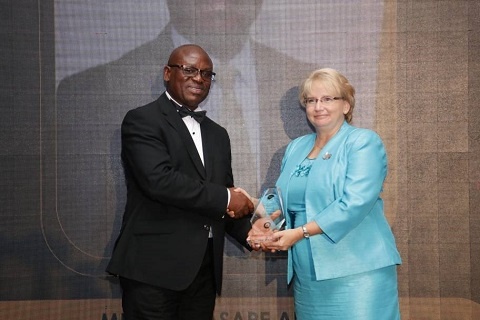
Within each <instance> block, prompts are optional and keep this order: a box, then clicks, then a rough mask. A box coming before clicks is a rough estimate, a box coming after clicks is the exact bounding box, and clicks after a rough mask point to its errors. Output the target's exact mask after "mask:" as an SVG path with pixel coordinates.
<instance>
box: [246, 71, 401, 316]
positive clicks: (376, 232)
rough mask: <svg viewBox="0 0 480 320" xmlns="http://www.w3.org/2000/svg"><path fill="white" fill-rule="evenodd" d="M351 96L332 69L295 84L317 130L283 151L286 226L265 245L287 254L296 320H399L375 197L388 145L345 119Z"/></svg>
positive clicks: (384, 225) (390, 244) (390, 241)
mask: <svg viewBox="0 0 480 320" xmlns="http://www.w3.org/2000/svg"><path fill="white" fill-rule="evenodd" d="M354 94H355V90H354V88H353V87H352V86H351V85H350V83H349V82H348V80H347V79H346V78H345V77H344V76H343V75H341V74H339V73H338V72H337V71H335V70H333V69H320V70H316V71H314V72H313V73H312V74H311V75H310V76H309V77H308V78H307V79H306V80H305V81H304V83H303V85H302V86H301V88H300V95H299V98H300V101H301V103H302V105H303V106H304V107H305V109H306V114H307V118H308V120H309V122H310V123H311V124H312V125H313V126H314V127H315V129H316V133H312V134H308V135H305V136H302V137H299V138H297V139H295V140H293V141H292V142H291V143H290V144H289V146H288V148H287V150H286V152H285V155H284V158H283V161H282V169H281V174H280V176H279V178H278V181H277V187H279V188H280V190H281V191H282V197H283V203H284V207H285V209H286V211H287V215H286V219H287V227H286V230H284V231H279V232H276V233H275V234H274V235H273V238H272V239H273V241H271V242H270V241H269V242H264V243H263V244H262V246H263V249H264V250H272V251H274V250H288V251H289V254H288V282H289V283H290V282H291V281H292V280H293V289H294V299H295V313H296V315H297V319H298V320H314V319H315V320H320V319H328V320H332V319H339V320H347V319H352V320H353V319H355V320H361V319H365V320H379V319H380V320H391V319H400V312H399V304H398V289H397V272H396V266H397V265H398V264H400V263H401V259H400V255H399V253H398V251H397V248H396V245H395V239H394V237H393V234H392V231H391V229H390V226H389V224H388V222H387V220H386V218H385V215H384V211H383V200H382V199H381V198H380V193H381V191H382V185H383V183H384V180H385V177H386V175H387V158H386V154H385V148H384V145H383V143H382V140H381V139H380V137H379V136H378V135H377V134H376V133H375V132H374V131H371V130H368V129H361V128H356V127H353V126H351V125H350V124H349V123H350V122H351V120H352V111H353V108H354V106H355V97H354ZM257 237H258V236H257ZM249 241H250V242H252V241H253V242H255V235H254V234H253V231H252V234H250V237H249Z"/></svg>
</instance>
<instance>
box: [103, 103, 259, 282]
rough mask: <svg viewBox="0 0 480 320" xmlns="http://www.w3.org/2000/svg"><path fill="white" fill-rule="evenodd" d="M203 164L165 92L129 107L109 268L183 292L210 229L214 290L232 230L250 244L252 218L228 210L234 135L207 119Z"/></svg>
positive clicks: (203, 136) (123, 127) (203, 134)
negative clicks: (120, 207) (120, 205)
mask: <svg viewBox="0 0 480 320" xmlns="http://www.w3.org/2000/svg"><path fill="white" fill-rule="evenodd" d="M201 131H202V141H203V146H204V161H205V166H203V164H202V162H201V160H200V157H199V155H198V152H197V149H196V148H195V144H194V142H193V140H192V138H191V136H190V133H189V132H188V130H187V127H186V126H185V123H184V122H183V120H182V119H181V117H180V116H179V115H178V114H177V112H176V109H175V107H174V105H173V104H172V102H171V101H170V100H168V98H167V97H166V95H165V94H162V95H161V96H160V98H159V99H157V100H156V101H154V102H152V103H149V104H147V105H146V106H143V107H140V108H137V109H134V110H131V111H129V112H128V113H127V115H126V116H125V119H124V121H123V123H122V160H123V163H124V168H125V173H126V178H127V190H128V192H127V204H126V209H125V214H124V220H123V226H122V231H121V234H120V237H119V239H118V240H117V243H116V245H115V248H114V251H113V255H112V259H111V261H110V263H109V265H108V268H107V271H108V272H110V273H112V274H116V275H120V276H123V277H126V278H129V279H134V280H137V281H141V282H145V283H149V284H152V285H156V286H160V287H163V288H167V289H172V290H182V289H185V288H186V287H187V286H188V285H189V284H190V283H191V282H192V281H193V278H194V277H195V275H196V274H197V271H198V270H199V268H200V265H201V263H202V260H203V255H204V253H205V249H206V246H207V241H208V234H209V228H210V227H211V228H212V232H213V243H214V263H215V278H216V283H217V291H218V292H220V288H221V283H222V262H223V247H224V236H225V231H227V232H228V233H229V234H230V235H231V236H232V237H234V238H235V239H236V240H237V241H239V242H240V243H242V244H243V245H244V246H245V247H247V248H248V245H247V244H246V240H245V239H246V237H247V233H248V231H249V230H250V222H249V219H248V217H246V218H243V219H240V220H233V219H231V218H230V217H229V216H228V215H225V209H226V207H227V201H228V194H227V189H226V187H231V186H233V175H232V167H231V153H230V140H229V137H228V134H227V132H226V130H225V129H224V128H222V127H221V126H219V125H218V124H216V123H215V122H213V121H212V120H211V119H209V118H208V117H207V118H206V119H205V120H204V121H202V123H201Z"/></svg>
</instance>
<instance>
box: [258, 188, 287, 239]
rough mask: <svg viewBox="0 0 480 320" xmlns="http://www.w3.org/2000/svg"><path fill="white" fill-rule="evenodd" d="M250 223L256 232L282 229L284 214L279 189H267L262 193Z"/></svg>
mask: <svg viewBox="0 0 480 320" xmlns="http://www.w3.org/2000/svg"><path fill="white" fill-rule="evenodd" d="M250 222H251V224H252V226H253V227H255V228H256V229H257V230H258V229H263V230H265V231H267V230H270V231H274V230H280V229H281V228H283V225H284V224H285V214H284V210H283V203H282V197H281V194H280V189H279V188H277V187H272V188H267V189H266V190H265V191H264V192H263V194H262V196H261V197H260V199H258V203H257V205H256V206H255V210H254V212H253V216H252V218H251V219H250Z"/></svg>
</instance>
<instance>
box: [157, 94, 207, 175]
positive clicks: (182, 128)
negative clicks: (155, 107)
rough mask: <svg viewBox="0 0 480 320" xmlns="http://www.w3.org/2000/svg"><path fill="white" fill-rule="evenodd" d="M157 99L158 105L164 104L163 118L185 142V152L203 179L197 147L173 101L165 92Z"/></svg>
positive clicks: (202, 169) (203, 171) (203, 169)
mask: <svg viewBox="0 0 480 320" xmlns="http://www.w3.org/2000/svg"><path fill="white" fill-rule="evenodd" d="M159 100H160V106H165V107H163V108H162V111H163V112H164V114H165V118H166V119H167V121H168V122H169V123H170V124H171V126H172V128H173V129H174V130H175V131H176V132H177V134H178V135H179V136H180V139H181V140H182V141H183V143H184V144H185V148H186V149H187V152H188V154H189V155H190V158H191V160H192V162H193V164H194V165H195V168H196V169H197V171H198V173H199V174H200V176H201V177H202V178H203V179H205V168H204V167H203V163H202V159H200V155H199V154H198V151H197V147H196V146H195V143H194V142H193V139H192V136H191V135H190V132H188V129H187V126H186V125H185V123H184V122H183V120H182V118H181V117H180V116H179V115H178V113H177V110H176V108H175V106H174V105H173V102H172V101H170V100H168V98H167V96H166V94H162V96H161V97H160V98H159Z"/></svg>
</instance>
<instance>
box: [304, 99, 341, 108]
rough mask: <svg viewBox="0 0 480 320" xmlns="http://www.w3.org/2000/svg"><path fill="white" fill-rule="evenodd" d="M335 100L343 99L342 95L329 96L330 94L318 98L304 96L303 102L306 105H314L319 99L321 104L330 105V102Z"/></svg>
mask: <svg viewBox="0 0 480 320" xmlns="http://www.w3.org/2000/svg"><path fill="white" fill-rule="evenodd" d="M335 100H343V98H342V97H330V96H324V97H321V98H320V99H317V98H305V100H303V102H304V103H305V105H306V106H312V107H313V106H316V105H317V103H318V101H320V103H321V104H323V105H330V104H332V103H333V102H335Z"/></svg>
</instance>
